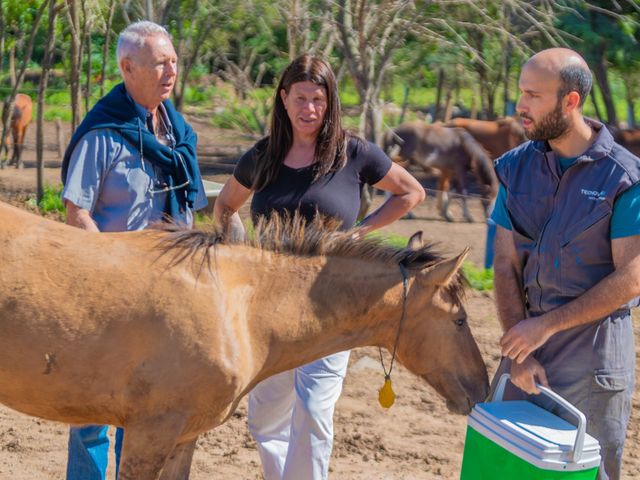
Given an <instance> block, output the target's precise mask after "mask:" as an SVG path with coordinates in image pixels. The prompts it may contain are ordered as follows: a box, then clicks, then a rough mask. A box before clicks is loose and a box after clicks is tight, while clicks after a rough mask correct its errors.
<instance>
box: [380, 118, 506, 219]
mask: <svg viewBox="0 0 640 480" xmlns="http://www.w3.org/2000/svg"><path fill="white" fill-rule="evenodd" d="M383 146H384V150H385V152H387V155H389V156H390V157H391V159H392V160H393V161H394V162H399V163H400V162H409V164H413V165H416V166H419V167H421V168H422V169H424V170H425V171H427V172H431V171H434V170H435V171H437V172H439V181H438V211H439V212H440V215H442V217H444V218H445V219H446V220H447V221H449V222H452V221H453V218H452V217H451V215H450V214H449V211H448V208H449V198H448V193H447V192H448V191H449V187H450V184H451V180H455V181H456V183H457V185H458V188H459V190H460V193H461V194H462V207H463V212H464V218H465V219H466V220H467V221H468V222H473V218H472V217H471V214H470V213H469V208H468V206H467V196H468V195H469V191H468V188H467V184H468V181H467V172H472V173H473V174H474V175H475V177H476V178H477V179H478V181H479V184H480V188H481V191H482V193H481V197H482V198H481V200H482V205H483V207H484V210H485V214H486V215H488V213H489V206H490V205H491V202H492V201H493V199H494V198H495V196H496V195H497V193H498V179H497V177H496V174H495V172H494V170H493V162H492V161H491V159H490V158H489V156H488V155H487V152H486V151H485V150H484V149H483V148H482V147H481V146H480V145H479V144H478V142H476V141H475V140H474V139H473V137H472V136H471V135H470V134H469V133H468V132H467V131H466V130H464V129H462V128H449V127H445V126H443V125H439V124H433V125H428V124H426V123H424V122H420V121H416V122H408V123H403V124H402V125H399V126H398V127H396V128H395V129H393V130H391V131H388V132H387V133H386V134H385V136H384V140H383Z"/></svg>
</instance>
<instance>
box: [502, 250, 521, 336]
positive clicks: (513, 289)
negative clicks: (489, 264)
mask: <svg viewBox="0 0 640 480" xmlns="http://www.w3.org/2000/svg"><path fill="white" fill-rule="evenodd" d="M520 282H521V279H520V277H519V275H518V273H517V272H516V270H515V268H513V266H512V265H511V264H510V263H509V262H508V261H504V262H502V261H498V262H496V263H495V264H494V286H495V295H496V307H497V309H498V318H499V319H500V323H501V325H502V330H503V331H505V332H506V331H508V330H509V329H510V328H511V327H513V326H514V325H515V324H517V323H518V322H519V321H520V320H522V319H523V318H526V316H527V315H526V311H525V307H524V298H523V295H522V289H521V288H520Z"/></svg>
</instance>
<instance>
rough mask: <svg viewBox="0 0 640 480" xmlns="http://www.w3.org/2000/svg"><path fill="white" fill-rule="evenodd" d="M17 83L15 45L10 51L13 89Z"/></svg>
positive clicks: (10, 79) (10, 81)
mask: <svg viewBox="0 0 640 480" xmlns="http://www.w3.org/2000/svg"><path fill="white" fill-rule="evenodd" d="M16 83H17V80H16V44H15V43H14V44H13V45H11V48H10V49H9V85H11V88H13V87H15V86H16Z"/></svg>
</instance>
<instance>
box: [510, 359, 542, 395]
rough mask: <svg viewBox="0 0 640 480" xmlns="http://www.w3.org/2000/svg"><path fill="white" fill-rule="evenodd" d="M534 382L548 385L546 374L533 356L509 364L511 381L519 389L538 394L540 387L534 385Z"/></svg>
mask: <svg viewBox="0 0 640 480" xmlns="http://www.w3.org/2000/svg"><path fill="white" fill-rule="evenodd" d="M536 382H537V383H539V384H540V385H542V386H544V387H548V386H549V382H548V381H547V374H546V372H545V371H544V368H542V365H540V363H539V362H538V361H537V360H536V359H535V358H533V357H527V358H526V359H525V360H524V361H523V362H522V363H516V362H513V363H512V364H511V383H513V384H514V385H515V386H516V387H518V388H519V389H520V390H522V391H524V392H526V393H529V394H534V395H538V394H539V393H540V389H539V388H538V387H536Z"/></svg>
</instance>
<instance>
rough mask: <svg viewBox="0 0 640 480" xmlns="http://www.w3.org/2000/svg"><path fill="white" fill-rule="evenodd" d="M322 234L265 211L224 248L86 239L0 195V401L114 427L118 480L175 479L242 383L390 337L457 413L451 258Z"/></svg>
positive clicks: (461, 389)
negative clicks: (119, 441) (119, 432)
mask: <svg viewBox="0 0 640 480" xmlns="http://www.w3.org/2000/svg"><path fill="white" fill-rule="evenodd" d="M335 227H337V225H334V229H331V228H330V227H329V226H325V225H322V224H321V222H320V221H318V222H316V223H313V224H306V223H305V222H304V221H303V220H301V219H300V218H297V220H296V218H294V219H293V220H292V221H287V222H284V221H282V220H279V219H278V218H277V217H275V216H274V217H273V218H272V222H271V223H268V224H264V223H261V224H258V225H257V226H256V228H255V231H254V234H253V235H252V236H251V238H250V239H248V240H247V241H246V242H242V243H233V242H231V241H227V240H225V239H224V238H223V237H222V236H221V235H220V234H219V233H217V232H210V233H207V232H202V231H197V230H189V231H179V230H178V231H173V232H166V231H153V230H147V231H142V232H124V233H91V232H87V231H83V230H79V229H77V228H73V227H70V226H68V225H64V224H61V223H57V222H53V221H51V220H47V219H44V218H41V217H38V216H36V215H33V214H31V213H28V212H25V211H23V210H19V209H17V208H15V207H11V206H9V205H6V204H4V203H2V202H0V246H1V247H2V261H1V262H0V402H1V403H3V404H5V405H7V406H9V407H11V408H13V409H15V410H18V411H20V412H23V413H26V414H28V415H34V416H38V417H42V418H46V419H49V420H54V421H60V422H66V423H73V424H86V423H90V424H108V425H117V426H121V427H124V429H125V436H124V445H123V451H122V461H121V466H120V472H119V477H118V479H119V480H156V479H158V478H161V479H163V480H177V479H186V478H189V469H190V466H191V459H192V455H193V451H194V449H195V445H196V440H197V438H198V435H199V434H200V433H203V432H206V431H207V430H210V429H212V428H214V427H216V426H218V425H220V424H222V423H223V422H225V421H226V420H227V419H228V418H229V417H230V416H231V415H232V413H233V412H234V411H235V409H236V407H237V405H238V403H239V402H240V400H241V399H242V397H243V396H245V395H246V394H247V393H248V392H249V391H250V390H251V389H252V388H253V387H254V386H255V385H256V384H257V383H258V382H260V381H262V380H264V379H265V378H267V377H269V376H271V375H274V374H276V373H279V372H283V371H285V370H289V369H292V368H294V367H297V366H300V365H303V364H306V363H308V362H310V361H312V360H314V359H317V358H320V357H323V356H326V355H329V354H331V353H335V352H339V351H342V350H348V349H351V348H355V347H360V346H365V345H372V346H381V347H384V348H386V349H388V350H390V351H392V350H394V346H397V350H396V352H397V359H398V361H399V362H401V363H402V364H403V365H404V366H405V367H407V368H408V369H409V370H410V371H411V372H413V373H414V374H416V375H418V376H420V377H422V378H423V379H424V380H425V381H426V382H428V383H429V384H431V385H432V386H433V387H434V388H435V390H436V391H437V392H438V393H440V394H441V395H442V396H443V397H445V398H446V400H447V405H448V407H449V408H450V409H451V410H453V411H455V412H458V413H464V414H467V413H469V411H470V409H471V407H472V406H473V405H474V404H475V403H477V402H479V401H482V400H484V398H485V396H486V394H487V391H488V379H487V372H486V368H485V365H484V362H483V360H482V356H481V355H480V351H479V350H478V346H477V345H476V343H475V341H474V339H473V336H472V334H471V330H470V329H469V325H468V322H467V318H466V312H465V310H464V307H463V303H462V302H463V298H464V297H463V288H464V282H463V279H462V276H461V274H460V273H459V269H460V266H461V265H462V262H463V260H464V258H465V256H466V253H467V251H464V252H463V253H462V254H460V255H458V256H457V257H453V258H449V259H445V258H443V257H441V256H439V255H437V254H435V253H434V252H433V250H432V248H431V247H430V246H428V245H427V246H424V245H422V242H421V238H420V235H414V236H413V237H412V239H411V241H410V242H409V246H408V247H407V248H403V249H397V248H391V247H388V246H385V245H384V244H383V243H382V242H381V241H380V240H375V239H362V240H355V239H353V232H339V231H336V230H335ZM401 318H403V319H404V320H403V322H402V324H401V323H400V322H401ZM400 325H401V326H402V328H400ZM379 381H380V383H382V382H383V375H382V372H380V377H379ZM34 477H35V473H34Z"/></svg>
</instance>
